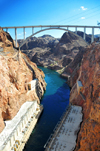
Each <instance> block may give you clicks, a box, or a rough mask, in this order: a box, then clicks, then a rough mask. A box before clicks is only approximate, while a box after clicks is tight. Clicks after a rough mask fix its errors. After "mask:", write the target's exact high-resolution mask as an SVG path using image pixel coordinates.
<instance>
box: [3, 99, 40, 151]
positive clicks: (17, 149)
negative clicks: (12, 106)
mask: <svg viewBox="0 0 100 151" xmlns="http://www.w3.org/2000/svg"><path fill="white" fill-rule="evenodd" d="M42 110H43V106H39V105H38V104H37V101H33V102H25V103H24V104H23V105H22V106H21V108H20V110H19V112H18V113H17V115H16V116H15V117H14V118H13V119H12V120H9V121H5V124H6V126H5V128H4V130H3V131H2V132H1V133H0V151H22V150H23V148H24V146H25V144H26V142H27V140H28V139H29V137H30V134H31V133H32V130H33V128H34V127H35V125H36V123H37V121H38V118H39V116H40V114H41V112H42Z"/></svg>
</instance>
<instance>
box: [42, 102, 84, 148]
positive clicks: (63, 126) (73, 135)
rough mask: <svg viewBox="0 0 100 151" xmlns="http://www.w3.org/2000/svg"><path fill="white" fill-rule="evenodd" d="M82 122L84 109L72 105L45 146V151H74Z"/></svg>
mask: <svg viewBox="0 0 100 151" xmlns="http://www.w3.org/2000/svg"><path fill="white" fill-rule="evenodd" d="M81 122H82V108H81V107H79V106H73V105H70V106H69V108H68V109H67V111H66V112H65V114H64V116H63V117H62V120H61V121H60V123H59V124H57V126H56V128H55V129H54V134H53V135H51V136H50V138H49V139H48V141H47V143H46V144H45V146H44V148H45V151H73V150H74V149H75V145H76V139H77V133H78V131H79V129H80V123H81Z"/></svg>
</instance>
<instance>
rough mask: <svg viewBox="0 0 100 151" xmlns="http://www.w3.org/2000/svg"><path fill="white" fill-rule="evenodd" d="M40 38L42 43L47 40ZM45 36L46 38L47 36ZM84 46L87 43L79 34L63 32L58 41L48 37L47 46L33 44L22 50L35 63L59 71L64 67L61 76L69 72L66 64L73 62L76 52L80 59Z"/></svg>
mask: <svg viewBox="0 0 100 151" xmlns="http://www.w3.org/2000/svg"><path fill="white" fill-rule="evenodd" d="M43 37H45V36H43ZM43 37H42V38H43ZM42 38H41V40H42V41H44V43H46V42H45V41H48V40H45V39H42ZM45 38H46V39H47V37H45ZM33 39H34V38H33ZM39 40H40V39H39ZM50 46H51V47H50ZM86 46H87V43H86V42H85V41H84V40H83V39H82V38H81V37H80V36H78V35H75V34H74V33H72V32H65V33H64V34H63V36H62V37H61V39H60V41H59V42H55V40H54V42H53V38H52V40H51V42H50V38H49V43H48V46H46V45H43V46H40V45H36V47H35V45H34V48H33V49H32V50H23V52H24V53H26V54H27V55H28V56H29V58H30V59H31V60H32V61H33V62H35V63H36V64H37V65H41V66H46V67H48V68H50V69H53V70H57V71H58V72H60V73H61V72H62V69H63V70H64V68H65V70H64V73H63V74H62V76H65V77H66V75H67V74H69V72H67V70H66V68H67V66H68V65H69V64H70V63H71V62H73V60H74V58H75V56H76V55H77V54H78V53H79V58H80V60H81V58H82V55H83V53H84V50H85V47H86ZM72 70H73V69H72Z"/></svg>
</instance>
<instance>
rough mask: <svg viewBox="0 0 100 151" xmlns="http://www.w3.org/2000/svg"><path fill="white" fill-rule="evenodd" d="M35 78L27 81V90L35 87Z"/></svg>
mask: <svg viewBox="0 0 100 151" xmlns="http://www.w3.org/2000/svg"><path fill="white" fill-rule="evenodd" d="M37 81H38V80H37V79H34V80H32V81H31V82H29V83H28V89H29V90H35V89H36V84H37Z"/></svg>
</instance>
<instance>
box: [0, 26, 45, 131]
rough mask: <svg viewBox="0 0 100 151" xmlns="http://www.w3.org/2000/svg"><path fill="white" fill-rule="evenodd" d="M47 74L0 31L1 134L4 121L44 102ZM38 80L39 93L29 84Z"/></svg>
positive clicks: (37, 88) (6, 34) (9, 37)
mask: <svg viewBox="0 0 100 151" xmlns="http://www.w3.org/2000/svg"><path fill="white" fill-rule="evenodd" d="M44 77H45V75H44V73H43V72H42V70H40V69H38V68H37V66H36V64H35V63H33V62H31V61H30V60H29V58H28V57H27V56H26V55H25V54H23V53H21V51H18V50H17V49H15V47H14V41H13V39H12V38H11V36H10V35H9V34H8V33H6V32H4V31H3V30H2V29H1V28H0V132H1V131H2V130H3V128H4V127H5V124H4V121H5V120H10V119H12V118H13V117H14V116H15V115H16V114H17V112H18V111H19V109H20V107H21V105H22V104H23V103H24V102H26V101H34V100H37V102H38V103H40V99H41V97H42V96H43V94H44V91H45V88H46V83H45V81H44ZM34 79H38V83H37V87H36V91H35V90H29V88H28V83H29V82H30V81H32V80H34Z"/></svg>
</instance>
